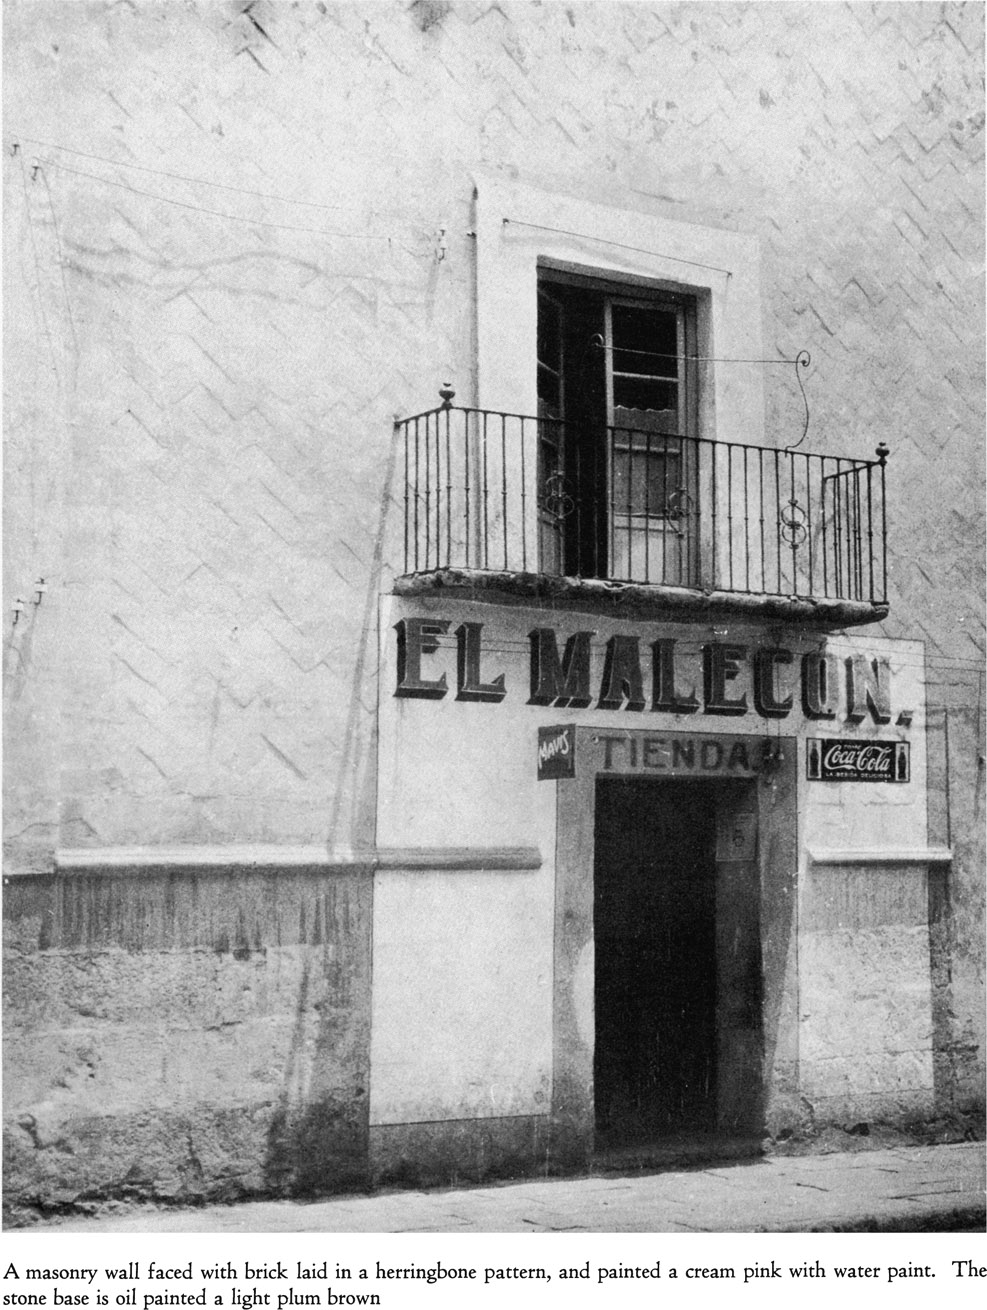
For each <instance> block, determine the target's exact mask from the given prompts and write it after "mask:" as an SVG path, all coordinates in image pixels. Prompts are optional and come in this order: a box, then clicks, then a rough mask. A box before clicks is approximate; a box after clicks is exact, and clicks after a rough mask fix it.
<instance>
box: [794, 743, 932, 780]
mask: <svg viewBox="0 0 987 1310" xmlns="http://www.w3.org/2000/svg"><path fill="white" fill-rule="evenodd" d="M805 776H806V777H807V778H809V779H811V780H812V781H815V782H909V781H910V779H911V760H910V758H909V744H908V742H907V741H852V740H848V739H847V738H844V737H810V738H809V739H808V741H807V742H806V753H805Z"/></svg>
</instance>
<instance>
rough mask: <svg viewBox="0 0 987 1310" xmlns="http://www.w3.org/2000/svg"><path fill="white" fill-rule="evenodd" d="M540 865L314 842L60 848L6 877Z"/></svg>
mask: <svg viewBox="0 0 987 1310" xmlns="http://www.w3.org/2000/svg"><path fill="white" fill-rule="evenodd" d="M541 866H542V857H541V851H540V850H539V849H538V847H537V846H411V847H401V846H394V847H388V846H385V847H378V848H376V849H373V850H354V849H352V848H349V847H336V848H331V847H327V846H314V845H312V846H277V845H230V846H109V847H78V848H73V847H63V848H62V849H60V850H57V851H55V855H54V863H53V867H52V868H50V869H47V870H41V871H37V870H35V871H28V870H25V871H23V872H17V871H13V872H10V873H7V874H6V875H5V879H6V880H9V879H11V878H35V877H44V876H45V874H51V873H67V874H83V873H104V874H127V873H134V874H146V873H155V872H160V873H166V872H171V871H181V870H184V871H193V870H205V869H214V870H225V871H227V872H234V871H240V872H245V873H247V872H250V873H266V872H278V871H285V872H288V871H291V870H305V871H307V872H312V873H323V874H329V873H339V874H347V873H367V874H372V873H376V872H377V871H378V870H391V869H395V870H406V871H409V872H411V871H414V870H445V871H450V872H451V871H456V870H462V871H464V872H468V871H471V870H473V871H475V870H490V871H495V870H512V869H514V870H527V869H540V868H541Z"/></svg>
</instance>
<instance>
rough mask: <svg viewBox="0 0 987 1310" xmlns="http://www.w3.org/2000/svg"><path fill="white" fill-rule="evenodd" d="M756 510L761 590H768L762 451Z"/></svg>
mask: <svg viewBox="0 0 987 1310" xmlns="http://www.w3.org/2000/svg"><path fill="white" fill-rule="evenodd" d="M757 508H758V517H759V528H758V533H759V540H760V544H761V572H760V576H761V590H762V591H767V589H768V561H767V559H766V558H765V555H764V451H763V450H762V449H761V448H760V447H758V451H757Z"/></svg>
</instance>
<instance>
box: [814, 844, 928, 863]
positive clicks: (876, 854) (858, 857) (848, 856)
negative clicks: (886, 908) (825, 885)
mask: <svg viewBox="0 0 987 1310" xmlns="http://www.w3.org/2000/svg"><path fill="white" fill-rule="evenodd" d="M806 853H807V855H808V856H809V860H810V861H811V863H812V864H813V865H814V866H817V867H821V868H834V867H837V866H840V867H844V868H845V867H846V866H847V865H860V866H865V865H866V866H870V867H875V866H876V867H888V866H891V865H894V866H899V867H900V866H901V865H902V864H911V865H916V866H922V867H928V866H929V865H933V864H950V863H952V859H953V852H952V851H951V850H948V849H947V848H946V847H944V846H930V847H927V848H919V847H906V848H901V849H895V848H893V847H892V848H891V849H887V848H884V849H881V850H876V851H861V850H852V851H836V850H833V851H813V850H810V851H807V852H806Z"/></svg>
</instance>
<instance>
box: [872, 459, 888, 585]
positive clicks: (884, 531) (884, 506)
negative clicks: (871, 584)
mask: <svg viewBox="0 0 987 1310" xmlns="http://www.w3.org/2000/svg"><path fill="white" fill-rule="evenodd" d="M874 453H875V454H876V455H877V459H878V463H879V464H880V466H881V558H882V561H883V562H882V566H881V600H882V601H885V602H886V601H887V599H888V502H887V495H886V492H887V484H886V481H885V473H884V470H885V467H886V465H887V462H888V455H889V454H890V453H891V452H890V451H889V450H888V448H887V446H886V445H885V444H884V442H883V441H882V442H881V443H880V444H879V445H878V447H877V450H876V451H875V452H874Z"/></svg>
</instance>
